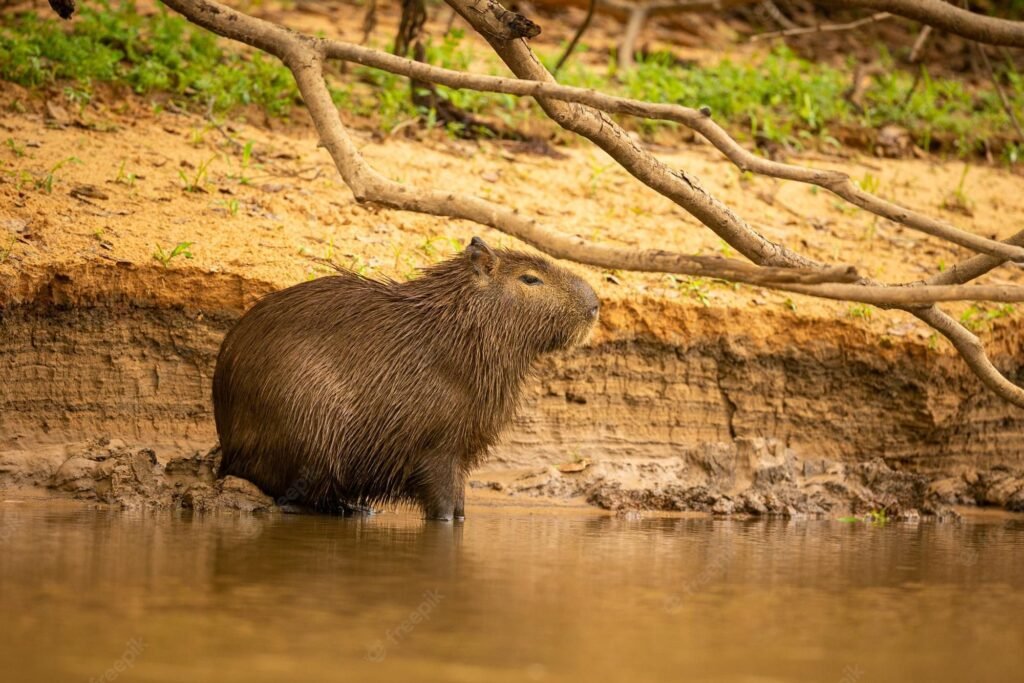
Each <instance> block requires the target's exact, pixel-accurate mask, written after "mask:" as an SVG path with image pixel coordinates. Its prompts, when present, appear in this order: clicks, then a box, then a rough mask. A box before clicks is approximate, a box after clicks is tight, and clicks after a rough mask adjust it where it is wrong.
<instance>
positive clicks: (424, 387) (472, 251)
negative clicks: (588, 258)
mask: <svg viewBox="0 0 1024 683" xmlns="http://www.w3.org/2000/svg"><path fill="white" fill-rule="evenodd" d="M597 311H598V300H597V296H596V295H595V294H594V290H593V289H591V288H590V286H589V285H588V284H587V283H586V282H584V281H583V280H582V279H580V278H579V277H577V276H576V275H573V274H572V273H570V272H569V271H567V270H565V269H563V268H560V267H558V266H556V265H554V264H553V263H551V262H549V261H546V260H544V259H542V258H539V257H537V256H532V255H529V254H524V253H520V252H514V251H505V250H499V251H492V250H491V249H490V248H489V247H488V246H487V245H486V244H484V243H483V241H482V240H480V239H479V238H474V239H473V241H472V242H471V243H470V245H469V247H467V248H466V250H465V251H463V252H462V253H461V254H459V255H458V256H456V257H455V258H453V259H451V260H448V261H444V262H442V263H439V264H437V265H435V266H432V267H430V268H427V269H425V270H424V271H423V274H422V277H419V278H416V279H414V280H410V281H409V282H404V283H398V282H393V281H386V282H378V281H375V280H369V279H366V278H363V277H360V276H358V275H356V274H353V273H348V272H344V273H343V274H341V275H339V276H336V277H325V278H320V279H318V280H313V281H310V282H305V283H302V284H299V285H295V286H294V287H289V288H288V289H285V290H282V291H280V292H276V293H274V294H271V295H269V296H267V297H266V298H264V299H263V300H261V301H260V302H259V303H258V304H256V306H254V307H253V308H252V309H251V310H250V311H249V312H248V313H246V314H245V315H244V316H243V317H242V319H241V320H240V321H239V322H238V324H237V325H236V326H235V327H234V329H232V330H231V331H230V332H229V333H228V335H227V337H226V338H225V339H224V343H223V345H222V346H221V350H220V355H219V357H218V359H217V369H216V372H215V374H214V379H213V404H214V412H215V416H216V420H217V432H218V434H219V435H220V442H221V446H222V448H223V460H222V461H221V468H220V474H221V475H222V476H223V475H228V474H231V475H235V476H238V477H243V478H245V479H249V480H250V481H252V482H254V483H255V484H257V485H258V486H259V487H260V488H262V489H263V490H264V491H265V492H267V493H268V494H270V495H272V496H276V497H279V498H284V499H285V500H287V502H289V503H294V504H298V505H306V506H312V507H314V508H316V509H319V510H323V511H343V510H348V509H353V508H357V507H359V506H365V505H368V504H372V503H380V502H389V501H404V500H409V501H414V502H417V503H419V504H420V505H422V507H423V508H424V510H425V511H426V514H427V516H428V517H430V518H437V519H451V518H452V517H453V516H455V517H461V516H462V515H463V499H464V481H465V476H466V474H467V472H468V471H469V470H470V469H471V468H472V467H473V466H474V465H476V464H477V463H478V462H479V461H480V460H481V459H482V458H483V457H484V455H485V454H486V452H487V449H488V447H489V446H491V445H492V444H493V443H494V442H495V440H496V439H497V438H498V435H499V433H500V431H501V430H502V428H503V427H505V426H506V425H507V424H508V423H509V421H510V420H511V419H512V416H513V414H514V412H515V409H516V405H517V402H518V398H519V393H520V388H521V386H522V383H523V380H524V379H525V378H526V377H527V374H528V373H529V370H530V367H531V364H532V363H533V361H534V360H535V359H536V358H537V357H538V356H539V355H540V354H542V353H545V352H548V351H554V350H557V349H564V348H568V347H570V346H572V345H574V344H576V343H579V342H580V341H582V340H583V339H584V338H585V337H586V335H587V334H588V333H589V331H590V329H591V328H592V327H593V325H594V322H595V320H596V319H597Z"/></svg>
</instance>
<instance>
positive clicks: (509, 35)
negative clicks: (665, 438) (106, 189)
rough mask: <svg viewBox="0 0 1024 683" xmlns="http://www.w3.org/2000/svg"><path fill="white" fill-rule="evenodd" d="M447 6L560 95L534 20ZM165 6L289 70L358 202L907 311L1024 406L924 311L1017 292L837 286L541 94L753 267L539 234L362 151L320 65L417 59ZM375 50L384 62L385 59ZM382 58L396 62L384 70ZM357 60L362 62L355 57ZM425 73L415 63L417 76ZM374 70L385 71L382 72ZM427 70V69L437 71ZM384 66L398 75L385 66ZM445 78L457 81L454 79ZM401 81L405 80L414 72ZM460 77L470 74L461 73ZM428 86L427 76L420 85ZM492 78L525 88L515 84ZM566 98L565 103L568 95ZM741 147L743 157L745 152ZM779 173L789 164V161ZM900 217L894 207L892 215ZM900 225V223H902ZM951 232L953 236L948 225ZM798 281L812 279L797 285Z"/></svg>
mask: <svg viewBox="0 0 1024 683" xmlns="http://www.w3.org/2000/svg"><path fill="white" fill-rule="evenodd" d="M448 2H449V4H450V5H452V6H453V7H454V8H455V9H456V11H458V12H459V13H460V14H461V15H462V16H463V17H465V18H466V19H467V20H469V22H470V23H471V24H472V25H473V26H474V28H476V29H477V30H478V32H480V33H481V34H482V35H484V36H485V38H487V40H488V41H489V42H490V43H491V44H492V46H494V48H495V50H496V51H497V52H498V54H499V56H501V57H502V59H503V60H505V61H506V63H507V64H509V66H510V67H511V68H512V69H513V71H514V72H516V74H517V75H518V76H519V77H520V78H526V79H530V80H532V81H538V82H537V83H533V84H530V83H526V85H527V86H529V87H534V88H542V89H543V88H546V87H558V88H560V87H561V86H557V84H554V83H553V81H552V77H551V75H550V74H549V73H548V72H547V71H546V70H545V69H544V68H543V67H542V66H541V65H540V63H539V62H537V60H536V58H535V57H534V56H533V54H532V52H530V50H529V48H528V47H527V46H526V44H525V42H523V41H522V40H521V38H522V37H523V36H526V35H529V34H531V33H532V34H533V35H536V31H538V30H539V28H537V27H536V25H535V24H533V23H532V22H530V21H529V20H528V19H525V18H524V17H522V16H520V15H517V14H515V13H512V12H508V11H507V10H505V9H504V8H502V7H501V6H500V5H498V4H497V3H496V2H494V1H493V0H448ZM165 4H167V5H168V6H170V7H171V8H172V9H175V10H177V11H179V12H180V13H182V14H183V15H184V16H185V17H186V18H188V19H189V20H191V21H193V22H194V23H196V24H198V25H200V26H203V27H205V28H208V29H210V30H212V31H213V32H215V33H218V34H220V35H224V36H226V37H229V38H233V39H236V40H240V41H242V42H246V43H248V44H250V45H253V46H255V47H258V48H260V49H263V50H265V51H267V52H269V53H271V54H274V55H276V56H277V57H279V58H280V59H281V60H282V61H283V62H284V63H285V64H286V65H287V66H288V68H289V69H290V70H291V71H292V73H293V74H294V75H295V79H296V82H297V83H298V86H299V89H300V92H301V93H302V96H303V99H304V100H305V102H306V106H307V107H308V109H309V112H310V115H311V117H312V119H313V121H314V124H315V125H316V127H317V131H318V133H319V134H320V137H321V141H322V142H323V144H324V146H325V147H326V148H327V150H328V152H329V153H330V154H331V156H332V158H333V159H334V162H335V165H336V166H337V167H338V169H339V171H340V172H341V174H342V177H343V178H344V180H345V182H346V184H347V185H348V186H349V187H350V189H351V190H352V192H353V195H354V196H355V198H356V199H357V201H361V202H365V201H373V202H378V203H381V204H384V205H387V206H391V207H395V208H400V209H404V210H411V211H418V212H422V213H429V214H434V215H444V216H451V217H456V218H464V219H467V220H471V221H475V222H477V223H480V224H483V225H489V226H492V227H495V228H497V229H499V230H502V231H504V232H506V233H508V234H510V235H513V236H516V237H519V238H520V239H523V240H524V241H526V242H528V243H530V244H533V245H534V246H536V247H538V248H540V249H541V250H543V251H545V252H547V253H549V254H551V255H553V256H555V257H560V258H567V259H571V260H575V261H578V262H581V263H588V264H592V265H598V266H604V267H614V268H623V269H628V270H652V271H659V272H672V273H681V274H710V275H711V276H712V277H728V278H729V279H733V280H735V281H738V282H751V283H758V284H766V286H773V287H775V288H777V289H782V290H785V291H793V292H798V293H801V294H809V295H813V296H821V297H825V298H838V299H843V300H852V301H863V302H866V303H873V304H876V305H880V306H898V307H902V308H905V309H906V310H909V311H910V312H912V313H913V314H914V315H916V316H917V317H919V318H920V319H921V320H923V321H925V322H926V323H928V324H929V325H931V326H932V327H934V328H935V329H936V330H937V331H939V332H940V333H942V334H943V335H944V336H946V337H947V338H948V339H949V340H950V341H951V342H952V343H953V345H954V347H955V348H956V349H957V350H958V351H959V352H960V353H961V355H963V357H964V358H965V360H966V361H967V363H968V365H969V366H970V367H971V368H972V369H973V370H974V372H975V373H977V374H978V376H979V377H980V378H981V379H982V381H983V382H984V383H985V384H986V385H987V386H989V387H990V388H991V389H992V390H993V391H995V392H996V393H997V394H998V395H1000V396H1002V397H1003V398H1005V399H1007V400H1008V401H1011V402H1013V403H1015V404H1017V405H1020V406H1024V390H1022V389H1021V388H1020V387H1017V386H1016V385H1014V384H1013V383H1012V382H1010V381H1009V380H1007V379H1006V378H1005V377H1003V376H1002V375H1001V374H1000V373H999V371H998V370H997V369H996V368H995V366H994V365H993V364H992V363H991V361H990V360H989V359H988V358H987V356H986V355H985V352H984V349H983V348H982V346H981V344H980V342H979V341H978V339H977V337H975V336H974V335H973V334H971V333H970V332H969V331H968V330H966V329H965V328H964V327H963V326H961V325H959V324H958V323H957V322H956V321H954V320H953V319H952V318H950V317H949V316H947V315H946V314H945V313H943V312H942V311H940V310H938V309H937V308H935V307H934V306H931V305H928V304H930V303H931V302H934V301H943V300H954V299H962V298H965V297H969V298H972V299H979V298H991V299H994V300H999V301H1009V300H1021V298H1022V296H1024V288H1020V287H1016V286H983V285H982V286H964V285H963V284H961V282H966V281H967V280H966V279H965V280H962V281H958V280H954V283H952V284H948V283H932V282H929V283H924V284H913V285H909V286H903V287H887V286H884V285H877V284H876V283H872V282H870V281H868V280H865V279H860V280H858V281H857V282H858V284H844V282H849V281H850V280H852V279H854V278H855V277H856V273H855V272H853V271H852V270H850V269H848V268H840V269H831V270H826V269H825V267H824V266H823V264H819V263H816V262H814V261H812V260H810V259H807V258H805V257H803V256H800V255H799V254H796V253H794V252H791V251H789V250H788V249H785V248H784V247H781V246H780V245H776V244H774V243H772V242H770V241H768V240H766V239H765V238H763V237H762V236H761V235H759V234H757V233H756V232H755V231H753V230H752V229H751V228H750V227H749V226H747V225H746V224H745V223H744V222H743V221H742V219H740V218H739V217H738V216H736V215H735V214H734V213H732V212H731V211H730V210H729V209H728V208H727V207H725V206H724V205H722V204H721V203H719V202H718V201H717V200H715V199H714V198H713V197H711V196H710V195H708V194H707V192H705V191H704V190H703V189H702V188H701V187H700V185H699V183H698V181H697V180H696V179H695V178H693V177H692V176H690V175H689V174H687V173H686V172H684V171H672V170H670V169H668V168H667V167H666V166H664V165H663V164H661V162H659V161H657V160H656V159H654V158H653V157H651V156H650V155H649V154H648V153H647V152H645V151H644V150H643V149H641V148H640V147H639V146H637V145H636V144H635V143H633V142H632V140H631V139H630V138H629V137H628V136H627V135H626V134H625V132H624V131H622V129H621V128H619V127H618V126H617V125H616V124H615V123H614V122H612V121H611V120H610V119H608V118H607V116H605V115H604V114H603V113H601V112H598V111H595V110H593V109H590V108H588V107H586V106H583V105H581V104H579V103H578V102H573V103H572V104H567V103H565V102H562V101H559V100H556V99H554V98H548V97H543V96H539V95H536V92H537V91H534V92H522V93H513V94H531V95H536V96H537V98H538V102H539V103H540V104H541V106H542V107H543V108H544V109H545V111H547V112H548V113H549V115H550V116H551V117H552V118H553V119H554V120H555V121H556V122H558V123H559V124H560V125H562V126H564V127H566V128H567V129H569V130H573V131H576V132H578V133H580V134H582V135H584V136H586V137H588V138H589V139H591V140H592V141H594V142H595V143H596V144H598V145H599V146H601V147H602V148H603V149H605V150H606V151H607V152H608V153H609V154H611V155H612V156H613V158H615V159H616V160H617V161H619V163H620V164H621V165H622V166H623V167H624V168H626V169H627V170H629V171H630V172H631V173H633V175H635V176H636V177H637V178H638V179H639V180H641V181H642V182H644V183H645V184H647V185H648V186H650V187H652V188H654V189H656V190H658V191H659V192H661V193H662V194H665V195H666V196H668V197H670V198H671V199H673V200H674V201H676V202H677V203H678V204H680V205H681V206H683V207H684V208H686V209H687V210H688V211H690V212H691V213H692V214H693V215H694V216H696V217H697V218H698V219H700V220H701V221H702V222H704V223H705V225H708V227H710V228H711V229H712V230H714V231H715V232H716V233H717V234H719V235H720V236H722V237H723V238H724V239H726V241H728V242H729V243H730V244H732V245H733V246H734V247H735V248H737V249H738V250H740V251H741V253H743V254H744V255H745V256H747V257H748V258H750V259H751V260H753V261H754V262H755V263H757V264H759V265H754V266H752V265H749V264H745V263H743V262H739V261H731V260H719V259H708V258H706V257H693V256H684V255H681V254H674V253H671V252H664V251H656V250H649V251H637V250H629V249H622V248H618V247H613V246H608V245H600V244H591V243H588V242H587V241H585V240H583V239H580V238H577V237H571V236H567V235H564V234H561V233H558V232H554V231H552V230H550V229H547V228H545V227H543V226H540V225H538V224H537V222H536V221H535V220H533V219H530V218H527V217H524V216H522V215H521V214H520V213H519V212H518V210H515V209H509V208H506V207H503V206H500V205H497V204H494V203H492V202H488V201H485V200H482V199H480V198H477V197H472V196H467V195H460V194H455V193H451V192H442V191H437V190H423V189H417V188H412V187H408V186H405V185H401V184H399V183H395V182H394V181H391V180H389V179H387V178H385V177H384V176H382V175H381V174H379V173H378V172H377V171H375V170H374V169H373V168H371V167H370V166H369V165H368V164H367V163H366V161H365V160H364V159H363V158H362V156H361V155H360V154H359V151H358V149H357V147H356V145H355V144H354V142H353V140H352V139H351V138H350V137H349V135H348V133H347V131H346V130H345V128H344V126H343V125H342V123H341V119H340V117H339V116H338V113H337V110H336V109H335V106H334V104H333V102H332V100H331V97H330V93H329V91H328V89H327V87H326V83H325V81H324V74H323V61H324V60H325V59H326V58H329V57H340V58H343V59H344V58H348V57H346V54H348V55H351V54H361V55H362V56H363V57H372V58H373V59H374V60H377V61H380V62H381V63H384V64H388V63H390V66H392V67H395V68H401V69H407V70H408V69H411V68H412V66H413V65H416V63H415V62H409V60H403V59H400V58H397V57H394V56H393V55H387V54H386V53H380V54H378V53H374V52H373V51H366V50H365V48H359V47H358V46H354V45H349V44H347V43H341V42H339V41H327V40H323V39H317V38H313V37H311V36H306V35H302V34H299V33H296V32H293V31H290V30H288V29H285V28H283V27H280V26H277V25H275V24H271V23H269V22H265V21H261V20H258V19H255V18H253V17H250V16H247V15H245V14H242V13H240V12H237V11H235V10H232V9H230V8H228V7H226V6H223V5H220V4H219V3H215V2H211V1H210V0H165ZM381 54H382V55H383V56H380V55H381ZM386 60H397V61H391V62H388V61H386ZM353 61H360V60H358V59H353ZM425 66H426V65H418V66H417V67H416V68H420V67H425ZM380 68H388V66H381V67H380ZM426 68H427V69H433V67H426ZM388 70H393V69H391V68H388ZM396 72H400V71H396ZM424 73H430V72H429V71H428V72H424ZM450 73H454V74H457V75H459V72H450ZM407 75H411V72H409V73H407ZM461 75H463V76H469V75H468V74H461ZM471 78H479V77H475V76H474V77H471ZM423 80H431V79H430V78H429V77H424V78H423ZM498 80H502V81H506V82H508V83H522V82H520V81H512V80H510V79H498ZM491 85H493V83H491ZM509 87H511V86H509ZM503 92H504V91H503ZM509 92H511V90H509ZM581 92H583V93H589V94H590V95H591V96H593V97H607V96H603V95H600V94H598V93H592V92H591V91H581ZM562 94H563V95H565V94H564V93H562ZM565 99H570V98H569V97H568V96H565ZM650 106H659V105H650ZM626 113H632V112H626ZM698 113H700V112H698ZM700 116H701V117H702V119H701V120H709V119H708V117H707V115H706V114H703V113H700ZM718 130H721V129H718ZM722 135H725V133H724V131H722ZM726 137H727V136H726ZM728 140H729V141H730V142H731V144H732V145H735V146H736V147H737V148H739V145H738V144H736V143H735V141H732V140H731V138H728ZM739 149H741V151H743V152H744V153H746V152H745V150H742V148H739ZM730 158H731V157H730ZM780 166H783V167H784V168H790V167H788V166H787V165H780ZM792 168H794V169H796V170H798V171H800V172H806V173H810V174H812V175H813V174H821V173H824V174H825V175H826V177H827V176H828V174H829V173H831V172H820V171H813V170H812V169H802V168H801V167H792ZM838 175H840V176H841V177H842V178H844V179H845V181H846V182H847V183H849V179H848V178H846V177H845V176H842V174H838ZM823 182H831V181H830V180H826V181H823ZM825 186H827V185H825ZM864 194H865V195H866V199H867V200H868V201H873V200H877V198H874V197H872V196H871V195H868V194H866V193H864ZM877 201H881V200H877ZM893 206H895V205H893ZM896 209H898V210H900V211H902V212H906V210H905V209H901V208H900V207H896ZM903 218H904V220H905V219H906V217H905V216H903ZM952 230H954V231H956V229H955V228H952ZM956 232H960V231H956ZM964 234H968V233H964ZM1017 237H1019V235H1018V236H1015V237H1014V238H1013V240H1012V241H1011V242H1008V243H996V242H992V241H991V240H988V241H987V242H991V243H992V244H993V245H996V246H997V247H999V251H998V252H997V251H996V250H994V249H987V250H986V253H987V254H988V255H984V256H979V257H975V259H972V260H971V261H968V262H965V264H963V267H962V268H961V269H960V270H959V273H960V274H961V276H966V275H969V274H970V273H971V272H975V271H978V272H987V270H988V269H989V268H990V267H995V266H996V265H998V264H999V263H1000V262H1001V261H1002V260H1004V259H1006V258H1007V256H1005V255H1004V254H1006V253H1010V254H1013V257H1015V258H1017V257H1019V256H1018V254H1017V251H1018V250H1019V246H1018V245H1017V244H1015V242H1016V241H1017V239H1016V238H1017ZM986 246H987V245H986ZM787 269H793V270H787ZM724 272H730V273H731V274H730V275H722V274H721V273H724ZM784 273H793V274H794V276H795V278H796V279H795V280H793V279H791V280H788V281H787V280H785V279H783V278H784V277H785V275H784ZM815 273H816V274H817V275H815ZM814 277H818V278H821V279H819V280H817V282H818V283H819V284H807V282H808V281H813V278H814ZM802 278H807V279H803V280H802ZM829 278H831V279H834V280H839V282H829V281H828V279H829ZM767 281H771V282H770V284H767Z"/></svg>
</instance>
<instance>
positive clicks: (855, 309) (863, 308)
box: [846, 304, 871, 320]
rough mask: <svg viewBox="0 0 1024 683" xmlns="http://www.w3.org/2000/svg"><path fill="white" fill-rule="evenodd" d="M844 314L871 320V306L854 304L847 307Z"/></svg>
mask: <svg viewBox="0 0 1024 683" xmlns="http://www.w3.org/2000/svg"><path fill="white" fill-rule="evenodd" d="M846 314H847V315H848V316H850V317H851V318H861V319H863V320H871V307H870V306H867V305H865V304H854V305H853V306H850V308H849V309H847V311H846Z"/></svg>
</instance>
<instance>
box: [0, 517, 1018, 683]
mask: <svg viewBox="0 0 1024 683" xmlns="http://www.w3.org/2000/svg"><path fill="white" fill-rule="evenodd" d="M1022 560H1024V518H1021V517H1019V516H1018V517H1014V516H1010V515H1000V516H981V517H975V518H969V519H968V520H967V521H966V522H965V523H962V524H935V523H921V524H916V525H912V524H888V525H886V526H884V527H872V526H868V525H864V524H848V523H842V522H838V521H776V522H771V521H768V522H766V521H755V522H742V521H716V520H711V519H705V518H680V517H674V518H673V517H654V518H641V519H626V518H619V517H608V516H602V515H598V514H596V513H593V512H591V511H589V510H584V509H573V508H570V509H552V508H529V507H501V506H477V507H475V508H471V509H470V511H469V519H468V521H467V522H466V523H464V524H461V525H454V526H453V525H449V524H443V523H429V524H428V523H424V522H422V521H420V520H419V519H418V518H417V517H416V516H415V515H413V514H404V513H400V514H380V515H377V516H374V517H371V518H367V519H336V518H326V517H309V516H288V515H272V516H263V517H254V516H237V515H231V514H217V515H206V516H198V515H196V516H191V515H187V514H181V513H159V514H138V513H136V514H133V513H124V512H116V513H114V512H108V511H98V510H91V509H90V510H84V509H78V508H73V509H68V508H54V507H52V506H51V507H47V508H40V507H33V506H29V505H25V504H18V503H15V502H9V501H8V502H5V503H2V504H0V662H3V664H2V669H3V674H2V675H0V679H2V680H4V681H12V682H13V681H17V682H21V681H26V682H30V681H47V682H49V681H114V680H117V681H123V682H128V681H223V682H225V683H230V682H233V681H246V682H254V681H412V682H415V681H678V680H685V681H759V682H765V681H816V682H821V681H835V682H837V683H840V682H841V683H855V682H858V681H861V682H863V683H868V682H869V681H872V682H875V681H1010V680H1020V670H1021V665H1022V664H1024V654H1022V653H1024V620H1022V619H1021V615H1022V614H1024V569H1022V564H1024V563H1022Z"/></svg>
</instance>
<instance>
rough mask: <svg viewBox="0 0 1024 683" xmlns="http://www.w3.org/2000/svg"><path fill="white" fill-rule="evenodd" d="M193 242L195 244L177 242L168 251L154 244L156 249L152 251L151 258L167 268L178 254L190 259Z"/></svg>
mask: <svg viewBox="0 0 1024 683" xmlns="http://www.w3.org/2000/svg"><path fill="white" fill-rule="evenodd" d="M193 244H195V242H178V243H177V244H176V245H174V248H173V249H171V250H170V251H164V248H163V247H161V246H160V245H159V244H158V245H156V251H154V252H153V258H154V259H155V260H157V261H159V262H160V264H161V265H163V267H164V268H167V267H169V266H170V264H171V261H173V260H174V259H176V258H178V257H179V256H181V257H183V258H187V259H191V258H192V251H191V247H192V245H193Z"/></svg>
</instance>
